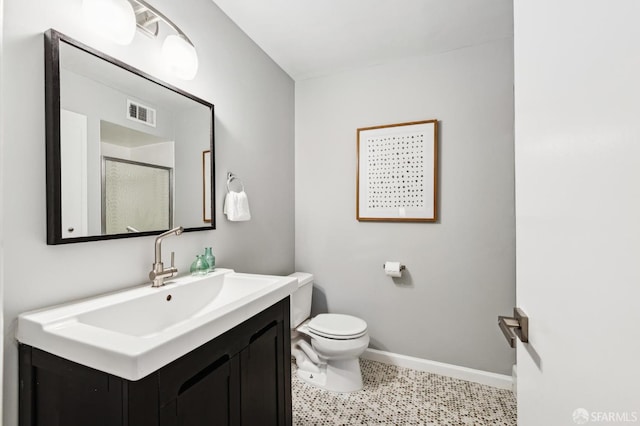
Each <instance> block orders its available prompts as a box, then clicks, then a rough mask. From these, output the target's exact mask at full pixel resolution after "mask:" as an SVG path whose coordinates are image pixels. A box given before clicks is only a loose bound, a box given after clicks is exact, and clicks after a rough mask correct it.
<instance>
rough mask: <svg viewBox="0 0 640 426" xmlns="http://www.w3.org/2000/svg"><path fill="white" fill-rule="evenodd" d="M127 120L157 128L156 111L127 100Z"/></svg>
mask: <svg viewBox="0 0 640 426" xmlns="http://www.w3.org/2000/svg"><path fill="white" fill-rule="evenodd" d="M127 118H129V120H133V121H137V122H139V123H144V124H146V125H147V126H152V127H156V110H155V109H153V108H149V107H148V106H145V105H142V104H139V103H137V102H134V101H132V100H131V99H127Z"/></svg>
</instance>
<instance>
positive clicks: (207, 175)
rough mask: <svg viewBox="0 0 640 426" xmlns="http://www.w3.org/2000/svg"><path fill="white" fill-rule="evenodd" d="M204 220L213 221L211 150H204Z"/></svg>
mask: <svg viewBox="0 0 640 426" xmlns="http://www.w3.org/2000/svg"><path fill="white" fill-rule="evenodd" d="M202 221H203V222H205V223H211V150H207V151H202Z"/></svg>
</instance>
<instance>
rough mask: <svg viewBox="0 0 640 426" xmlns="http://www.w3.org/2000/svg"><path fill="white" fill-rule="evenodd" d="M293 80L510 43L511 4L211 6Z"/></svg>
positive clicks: (239, 1)
mask: <svg viewBox="0 0 640 426" xmlns="http://www.w3.org/2000/svg"><path fill="white" fill-rule="evenodd" d="M213 1H214V3H216V4H217V5H218V6H219V7H220V9H222V11H223V12H224V13H226V14H227V15H228V16H229V17H230V18H231V19H232V20H233V21H234V22H235V23H236V24H237V25H238V26H239V27H240V28H241V29H242V30H243V31H244V32H245V33H247V35H248V36H249V37H251V38H252V39H253V40H254V41H255V42H256V43H257V44H258V45H259V46H260V47H261V48H262V49H263V50H264V51H265V52H266V53H267V54H268V55H269V56H270V57H271V58H272V59H273V60H274V61H275V62H276V63H278V64H279V65H280V66H281V67H282V68H283V69H284V70H285V71H286V72H287V73H288V74H289V75H290V76H291V77H292V78H293V79H295V80H302V79H306V78H311V77H317V76H322V75H328V74H331V73H335V72H339V71H342V70H347V69H353V68H359V67H366V66H371V65H375V64H380V63H384V62H388V61H393V60H396V59H399V58H403V57H411V56H421V55H430V54H435V53H440V52H445V51H449V50H454V49H459V48H462V47H466V46H471V45H476V44H481V43H485V42H488V41H491V40H496V39H501V38H504V37H511V36H512V35H513V0H315V1H312V0H213Z"/></svg>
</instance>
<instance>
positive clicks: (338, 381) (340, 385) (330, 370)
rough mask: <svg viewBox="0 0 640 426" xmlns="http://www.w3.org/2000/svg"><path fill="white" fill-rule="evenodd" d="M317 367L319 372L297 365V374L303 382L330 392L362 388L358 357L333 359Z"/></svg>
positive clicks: (352, 390) (343, 391)
mask: <svg viewBox="0 0 640 426" xmlns="http://www.w3.org/2000/svg"><path fill="white" fill-rule="evenodd" d="M319 368H320V371H319V372H312V371H305V370H303V369H301V368H299V367H298V372H297V376H298V377H299V378H300V379H301V380H302V381H304V382H305V383H308V384H310V385H312V386H316V387H318V388H321V389H324V390H327V391H330V392H340V393H348V392H355V391H359V390H360V389H362V386H363V385H362V373H361V371H360V362H359V360H358V358H352V359H342V360H333V361H330V362H329V363H327V364H323V365H320V366H319Z"/></svg>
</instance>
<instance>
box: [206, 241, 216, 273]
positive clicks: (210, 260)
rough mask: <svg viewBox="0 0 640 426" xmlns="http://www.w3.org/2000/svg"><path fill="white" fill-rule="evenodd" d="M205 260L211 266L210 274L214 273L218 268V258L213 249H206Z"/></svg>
mask: <svg viewBox="0 0 640 426" xmlns="http://www.w3.org/2000/svg"><path fill="white" fill-rule="evenodd" d="M204 260H206V261H207V263H208V264H209V272H213V270H214V269H215V268H216V257H215V256H214V255H213V251H211V247H205V249H204Z"/></svg>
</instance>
